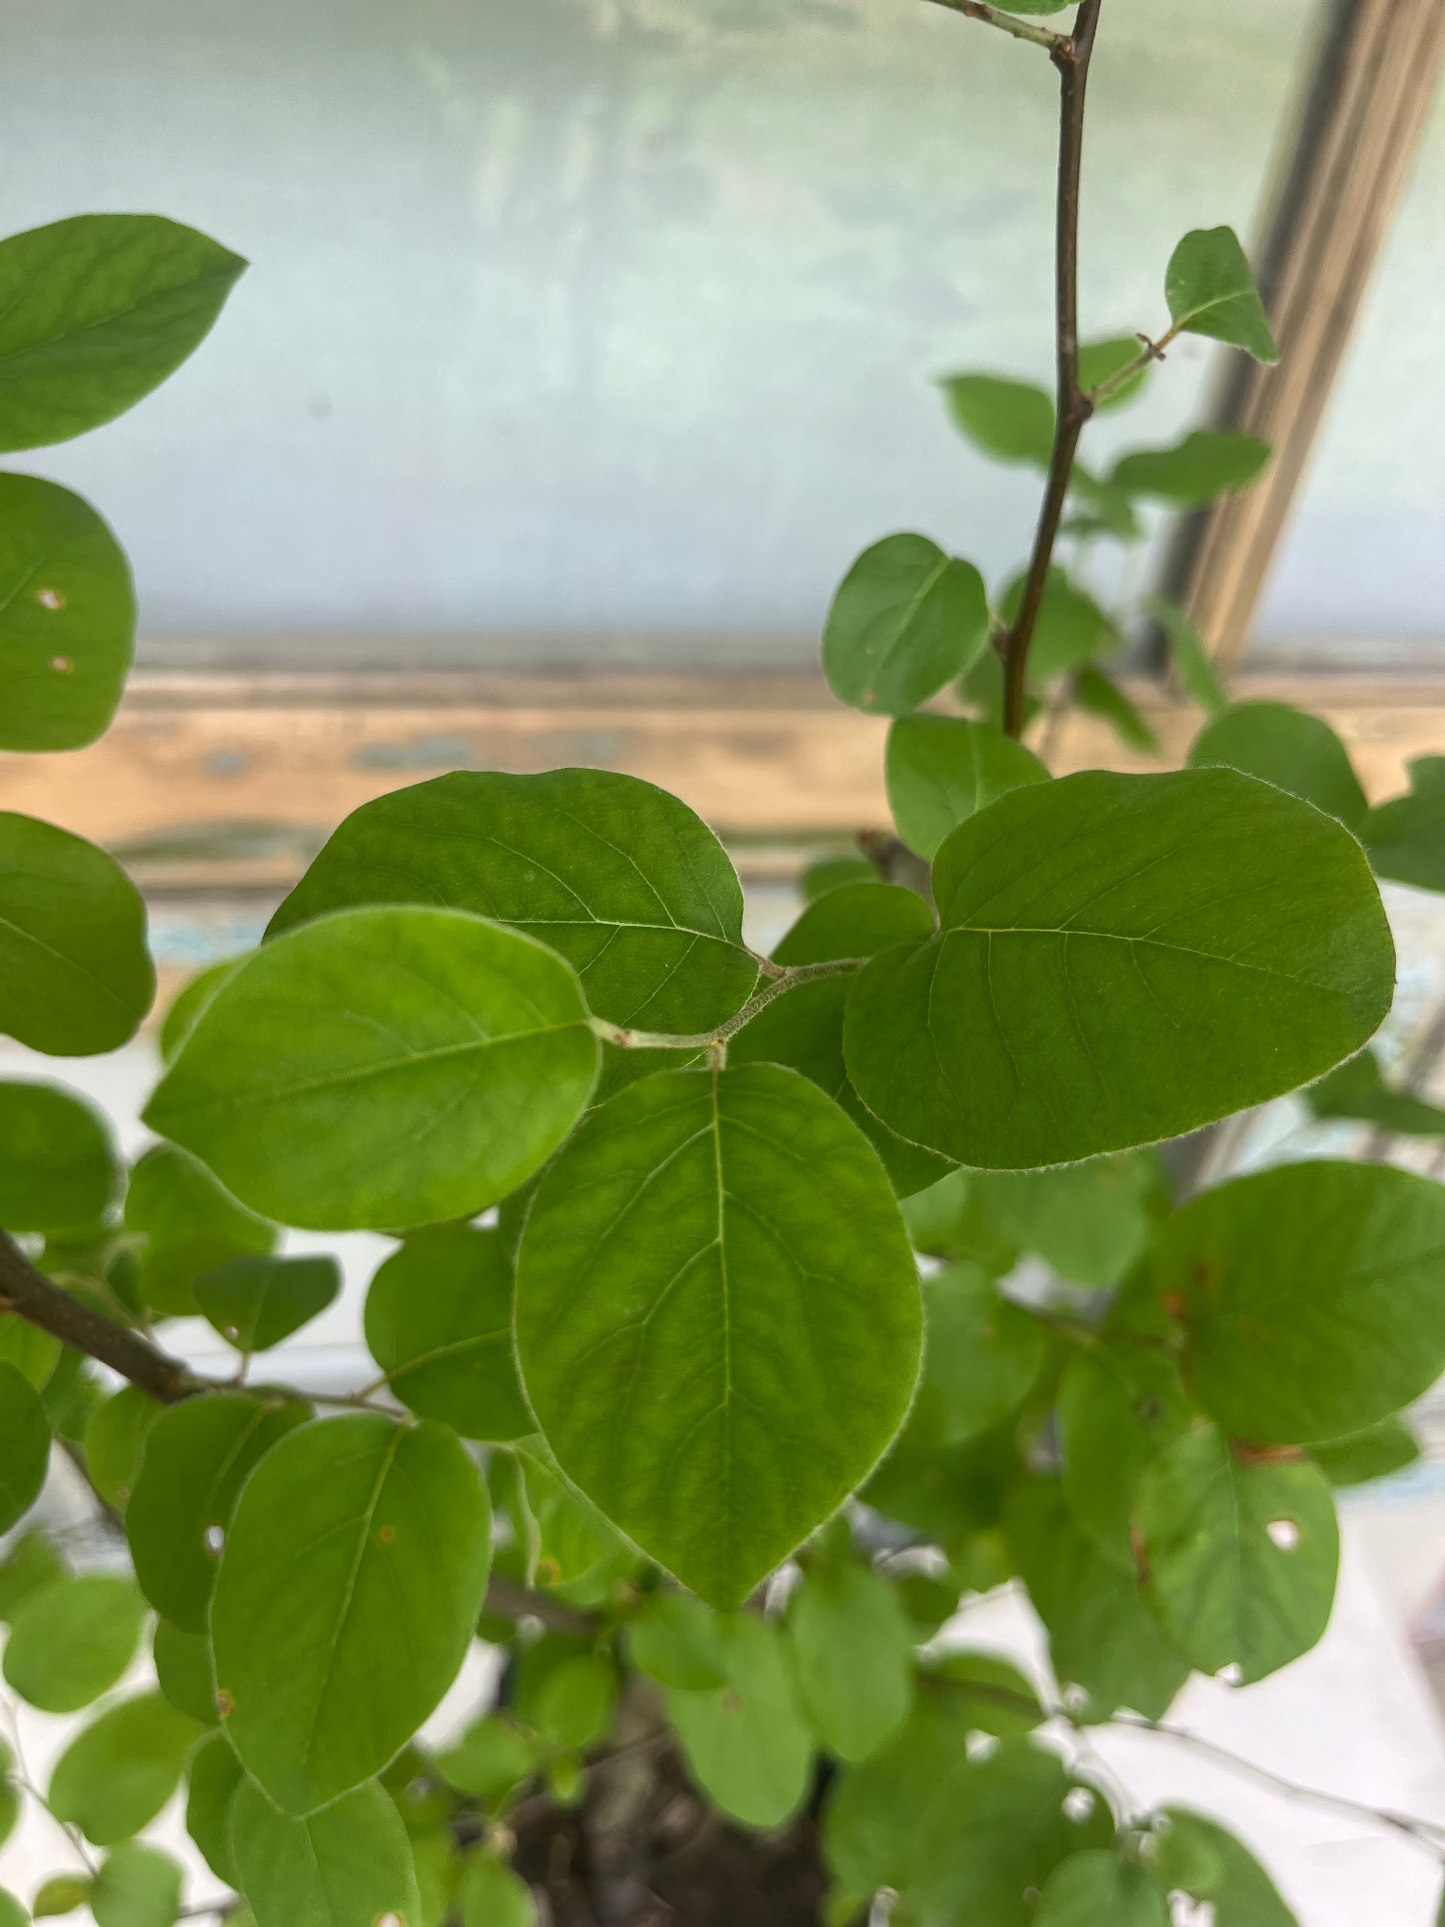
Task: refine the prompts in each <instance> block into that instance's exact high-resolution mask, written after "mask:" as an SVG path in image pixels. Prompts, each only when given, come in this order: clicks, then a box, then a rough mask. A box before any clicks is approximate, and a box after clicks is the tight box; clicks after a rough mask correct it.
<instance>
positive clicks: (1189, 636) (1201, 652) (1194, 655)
mask: <svg viewBox="0 0 1445 1927" xmlns="http://www.w3.org/2000/svg"><path fill="white" fill-rule="evenodd" d="M1144 606H1145V608H1147V609H1148V611H1149V613H1150V615H1152V616H1153V618H1154V620H1155V621H1156V622H1157V623H1158V624H1159V627H1160V628H1161V629H1162V630H1163V631H1164V636H1165V640H1166V641H1167V642H1168V644H1169V649H1170V653H1171V654H1172V655H1173V657H1174V667H1175V669H1176V670H1177V671H1178V673H1179V680H1180V681H1181V682H1182V683H1183V685H1184V687H1185V690H1186V691H1187V692H1188V694H1189V697H1190V700H1191V701H1193V702H1196V703H1198V705H1199V707H1200V708H1201V709H1202V710H1203V711H1204V713H1205V714H1206V715H1207V716H1217V715H1218V714H1219V712H1220V711H1221V710H1222V709H1227V708H1228V707H1229V697H1228V696H1227V695H1226V694H1225V689H1224V685H1223V683H1222V682H1221V681H1220V680H1219V671H1218V670H1217V669H1216V668H1215V666H1214V664H1213V662H1212V661H1211V659H1210V656H1209V652H1208V650H1207V649H1206V648H1205V647H1204V641H1203V638H1202V637H1201V636H1200V634H1199V631H1198V630H1197V629H1196V628H1195V626H1194V624H1193V623H1192V622H1191V621H1190V620H1189V615H1188V612H1187V611H1186V610H1184V609H1181V608H1180V606H1179V604H1178V603H1177V602H1170V601H1168V600H1167V599H1166V598H1165V597H1164V596H1151V597H1150V598H1149V600H1148V601H1147V602H1146V603H1145V605H1144Z"/></svg>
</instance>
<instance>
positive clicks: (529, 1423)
mask: <svg viewBox="0 0 1445 1927" xmlns="http://www.w3.org/2000/svg"><path fill="white" fill-rule="evenodd" d="M366 1343H367V1346H368V1347H369V1349H370V1351H371V1355H372V1357H373V1358H374V1359H375V1360H376V1362H377V1364H378V1365H379V1366H380V1367H381V1369H382V1370H383V1371H384V1372H385V1373H386V1374H387V1377H388V1378H389V1379H390V1381H391V1389H392V1391H393V1392H394V1393H395V1394H396V1396H397V1397H398V1398H399V1399H400V1400H401V1402H402V1404H403V1405H405V1406H406V1407H407V1408H408V1410H409V1411H413V1412H415V1413H416V1415H417V1417H418V1418H434V1419H440V1420H441V1421H442V1423H443V1424H445V1425H450V1426H453V1427H454V1428H455V1429H456V1430H457V1431H458V1432H460V1433H461V1435H462V1437H463V1438H467V1439H490V1440H494V1441H499V1442H505V1441H507V1440H509V1439H519V1438H522V1437H523V1436H524V1435H525V1434H526V1433H528V1432H535V1431H536V1429H537V1427H536V1421H535V1420H534V1419H533V1417H532V1414H531V1413H530V1412H529V1411H528V1410H527V1407H526V1403H525V1401H524V1400H523V1398H522V1388H521V1386H520V1385H519V1384H518V1382H517V1367H516V1364H515V1362H514V1361H513V1358H512V1265H511V1260H510V1258H509V1257H508V1254H507V1251H506V1248H505V1246H504V1244H503V1241H502V1235H501V1233H500V1232H498V1231H474V1230H473V1229H472V1227H471V1226H470V1225H464V1224H437V1225H429V1226H428V1227H427V1228H426V1229H425V1230H423V1231H414V1232H413V1233H412V1234H411V1236H410V1237H409V1238H408V1239H407V1240H406V1242H405V1243H404V1244H403V1245H402V1247H401V1249H400V1251H397V1252H394V1253H393V1254H392V1256H391V1257H390V1258H388V1259H387V1260H386V1263H385V1264H384V1265H382V1266H381V1268H380V1270H379V1271H378V1272H377V1274H376V1276H375V1278H373V1279H372V1281H371V1290H370V1291H369V1292H368V1293H367V1296H366Z"/></svg>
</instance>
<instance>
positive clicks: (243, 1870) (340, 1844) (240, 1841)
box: [231, 1779, 421, 1927]
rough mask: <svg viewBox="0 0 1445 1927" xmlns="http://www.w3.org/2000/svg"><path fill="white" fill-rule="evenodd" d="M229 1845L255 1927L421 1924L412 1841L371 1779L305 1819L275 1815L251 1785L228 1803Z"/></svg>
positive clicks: (245, 1784) (243, 1784) (243, 1785)
mask: <svg viewBox="0 0 1445 1927" xmlns="http://www.w3.org/2000/svg"><path fill="white" fill-rule="evenodd" d="M231 1847H232V1851H233V1853H234V1855H235V1863H236V1871H237V1873H238V1874H239V1875H240V1884H241V1890H242V1892H243V1893H244V1894H245V1896H246V1899H247V1900H248V1901H249V1902H250V1905H251V1911H252V1913H253V1914H254V1915H255V1916H256V1927H371V1923H372V1922H376V1923H380V1922H381V1921H383V1920H385V1919H386V1917H387V1916H388V1915H392V1916H393V1917H395V1918H396V1919H399V1920H400V1921H402V1922H403V1923H405V1924H406V1927H410V1923H411V1922H413V1921H416V1922H419V1921H420V1919H421V1896H420V1895H419V1894H418V1892H417V1885H416V1868H415V1866H414V1865H413V1863H412V1853H411V1842H410V1840H408V1838H407V1833H406V1828H405V1827H404V1826H403V1825H402V1821H401V1815H400V1814H399V1813H398V1812H397V1810H396V1807H395V1805H394V1804H393V1803H392V1801H391V1799H390V1798H389V1797H388V1795H387V1794H386V1793H385V1792H384V1791H383V1789H382V1788H381V1787H379V1786H378V1785H377V1784H376V1783H375V1781H371V1782H369V1783H367V1784H365V1785H361V1786H358V1787H357V1788H356V1790H355V1791H354V1792H352V1793H348V1794H347V1795H346V1797H345V1798H344V1799H341V1800H336V1801H333V1802H332V1804H331V1805H329V1806H327V1807H325V1808H324V1809H323V1810H322V1811H321V1812H320V1813H313V1814H311V1815H310V1816H309V1817H307V1818H305V1819H298V1820H292V1819H288V1818H287V1817H286V1815H285V1814H283V1813H278V1812H277V1811H276V1809H275V1807H273V1806H272V1804H271V1802H270V1801H269V1800H268V1799H267V1798H266V1796H265V1794H264V1793H263V1792H262V1791H261V1789H260V1787H258V1786H257V1785H256V1783H255V1782H254V1780H244V1779H243V1780H242V1782H241V1784H240V1786H239V1787H238V1788H237V1790H236V1794H235V1798H234V1799H233V1800H232V1802H231Z"/></svg>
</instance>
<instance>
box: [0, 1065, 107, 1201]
mask: <svg viewBox="0 0 1445 1927" xmlns="http://www.w3.org/2000/svg"><path fill="white" fill-rule="evenodd" d="M119 1175H120V1174H119V1172H118V1170H117V1168H116V1161H115V1153H114V1151H113V1149H112V1147H111V1141H110V1133H109V1131H108V1130H107V1129H106V1125H105V1120H104V1119H103V1118H102V1117H101V1116H100V1115H99V1114H98V1113H97V1112H95V1111H93V1110H92V1109H91V1107H90V1105H88V1104H85V1103H82V1102H81V1100H80V1099H79V1098H77V1097H72V1096H71V1094H70V1093H69V1092H68V1091H62V1090H57V1089H56V1087H55V1086H54V1085H53V1084H8V1083H0V1224H3V1225H4V1226H5V1228H6V1230H7V1231H11V1232H14V1231H46V1232H54V1231H71V1230H78V1229H89V1228H90V1227H91V1226H92V1225H97V1224H99V1223H100V1221H101V1220H102V1219H103V1218H104V1216H105V1214H106V1212H107V1210H108V1209H109V1208H110V1204H111V1201H112V1199H113V1198H114V1196H115V1191H116V1184H117V1180H118V1178H119Z"/></svg>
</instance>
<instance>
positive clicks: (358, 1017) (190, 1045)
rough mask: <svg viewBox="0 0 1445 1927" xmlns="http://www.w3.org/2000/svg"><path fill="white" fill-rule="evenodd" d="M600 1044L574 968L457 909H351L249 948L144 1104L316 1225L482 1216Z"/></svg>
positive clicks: (559, 1112)
mask: <svg viewBox="0 0 1445 1927" xmlns="http://www.w3.org/2000/svg"><path fill="white" fill-rule="evenodd" d="M600 1049H601V1047H600V1045H599V1044H598V1042H597V1039H596V1037H595V1035H594V1034H593V1032H592V1030H591V1028H590V1026H589V1023H588V1014H587V1007H586V1005H585V1004H584V1003H583V1001H582V994H581V990H580V988H579V986H578V982H577V978H576V976H575V975H574V973H573V971H572V969H571V967H570V966H569V965H568V964H566V963H565V962H564V961H563V960H562V959H561V958H560V957H558V956H555V955H554V954H553V953H552V952H551V951H550V950H546V949H544V948H543V946H542V945H541V944H539V943H535V942H533V941H532V939H531V938H529V937H524V936H521V935H519V934H518V933H517V932H515V931H511V930H502V929H499V928H497V927H496V926H495V925H494V924H489V923H484V922H482V920H481V919H480V918H479V917H474V916H471V915H469V914H468V913H467V912H465V911H460V910H430V909H419V908H411V907H396V908H385V909H372V910H348V911H341V912H339V913H337V914H336V915H334V916H329V917H323V918H322V919H321V920H320V921H319V922H317V923H310V924H305V925H303V926H302V927H301V928H299V929H296V930H293V931H291V932H290V933H289V934H288V935H286V936H285V937H281V938H278V939H277V940H276V941H275V942H274V943H269V944H267V945H265V946H264V948H262V949H261V950H259V951H257V952H256V953H255V954H254V955H253V956H251V957H248V958H247V959H246V960H245V962H244V963H243V964H242V965H241V967H240V968H239V969H238V970H237V971H236V974H235V975H234V976H233V977H229V978H228V979H227V980H226V982H225V983H224V984H223V985H222V986H221V988H220V989H219V990H218V991H217V993H216V995H215V997H214V998H212V1000H211V1002H210V1003H209V1004H207V1005H206V1007H205V1009H204V1010H203V1011H202V1013H201V1015H200V1017H199V1018H198V1019H197V1021H196V1025H195V1028H194V1029H193V1030H192V1031H191V1033H190V1035H189V1036H188V1037H187V1038H186V1041H185V1043H184V1044H183V1045H182V1046H181V1049H180V1051H179V1053H178V1054H177V1056H176V1058H175V1061H174V1062H173V1063H172V1065H171V1067H170V1069H169V1071H168V1072H167V1073H166V1075H165V1077H164V1078H163V1079H162V1081H161V1083H160V1085H159V1086H158V1088H157V1090H156V1092H155V1095H154V1096H153V1097H152V1099H151V1101H150V1104H149V1106H148V1107H147V1110H146V1114H145V1115H146V1122H147V1123H148V1124H149V1125H150V1126H151V1127H152V1128H153V1129H154V1130H156V1131H159V1132H162V1133H163V1134H164V1135H165V1136H167V1137H171V1138H174V1139H175V1140H176V1141H177V1142H178V1143H180V1144H183V1145H184V1146H185V1147H186V1148H187V1149H188V1150H191V1151H194V1152H195V1154H196V1155H197V1156H198V1157H200V1158H201V1159H202V1160H203V1161H204V1162H205V1163H206V1164H208V1165H209V1166H210V1167H211V1169H212V1170H214V1171H215V1172H216V1174H217V1176H218V1177H219V1178H220V1179H221V1181H222V1182H223V1183H224V1184H225V1185H227V1186H228V1187H229V1189H231V1190H232V1191H234V1192H235V1194H236V1195H237V1197H239V1198H240V1199H242V1200H243V1202H245V1203H246V1204H248V1205H250V1206H252V1207H253V1209H255V1210H257V1211H262V1212H265V1213H266V1215H267V1216H268V1217H272V1218H276V1219H278V1220H279V1221H281V1222H282V1223H286V1224H295V1225H304V1226H307V1227H309V1228H312V1229H316V1230H359V1229H366V1228H376V1229H386V1228H388V1227H400V1228H405V1227H408V1226H411V1225H418V1224H428V1223H431V1222H433V1221H435V1220H439V1219H446V1218H463V1217H470V1216H472V1215H473V1214H474V1213H476V1212H478V1211H481V1210H482V1209H484V1208H485V1206H487V1205H489V1204H493V1203H495V1202H496V1200H497V1199H498V1198H503V1197H506V1196H507V1194H508V1193H509V1192H511V1191H515V1190H516V1189H517V1187H518V1186H519V1185H520V1184H522V1183H523V1182H524V1181H525V1180H526V1179H527V1178H528V1177H530V1176H531V1174H532V1172H533V1171H535V1170H536V1169H537V1168H538V1166H539V1165H541V1164H542V1163H543V1161H544V1160H545V1159H546V1158H547V1157H549V1156H550V1155H551V1153H552V1152H553V1151H554V1150H555V1149H556V1148H557V1146H558V1144H560V1143H561V1141H562V1139H563V1138H564V1137H565V1136H566V1135H567V1133H568V1131H569V1130H570V1129H571V1128H572V1126H573V1124H574V1123H575V1122H576V1120H577V1118H578V1117H579V1116H580V1114H581V1112H582V1110H583V1108H584V1106H585V1105H586V1103H587V1101H588V1099H589V1098H590V1097H591V1095H592V1089H593V1086H594V1085H595V1083H596V1081H597V1069H598V1059H599V1055H600Z"/></svg>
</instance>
